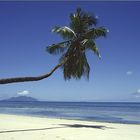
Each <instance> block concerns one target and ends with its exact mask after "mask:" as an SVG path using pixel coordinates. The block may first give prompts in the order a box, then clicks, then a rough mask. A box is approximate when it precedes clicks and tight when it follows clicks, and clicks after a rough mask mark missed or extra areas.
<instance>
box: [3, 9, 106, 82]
mask: <svg viewBox="0 0 140 140" xmlns="http://www.w3.org/2000/svg"><path fill="white" fill-rule="evenodd" d="M96 25H97V18H96V17H95V16H93V15H90V14H88V13H87V12H84V11H82V10H81V8H77V10H76V12H75V13H72V14H70V26H69V27H67V26H63V27H55V28H54V29H53V30H52V32H56V33H58V34H59V35H60V36H61V37H62V38H63V39H64V41H63V42H60V43H57V44H52V45H50V46H48V47H47V48H46V50H47V52H49V53H50V54H59V53H62V56H61V57H60V60H59V64H58V65H56V66H55V67H54V68H53V69H52V70H51V71H50V73H47V74H44V75H41V76H37V77H16V78H6V79H0V84H7V83H14V82H27V81H38V80H42V79H44V78H47V77H49V76H50V75H51V74H52V73H53V72H54V71H55V70H56V69H58V68H59V67H62V70H63V74H64V78H65V80H67V79H71V78H76V79H80V78H81V76H86V77H87V78H89V72H90V66H89V64H88V61H87V57H86V52H87V51H88V50H91V51H93V52H94V53H95V54H96V55H97V56H98V57H99V58H100V57H101V56H100V53H99V51H98V48H97V47H96V43H95V40H96V39H97V38H100V37H106V34H107V29H106V28H104V27H96Z"/></svg>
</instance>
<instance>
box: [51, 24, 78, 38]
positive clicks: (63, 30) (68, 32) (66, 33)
mask: <svg viewBox="0 0 140 140" xmlns="http://www.w3.org/2000/svg"><path fill="white" fill-rule="evenodd" d="M52 32H56V33H58V34H60V36H61V37H62V38H64V39H71V38H74V37H76V34H75V33H74V31H73V30H72V29H70V28H69V27H67V26H64V27H54V28H53V29H52Z"/></svg>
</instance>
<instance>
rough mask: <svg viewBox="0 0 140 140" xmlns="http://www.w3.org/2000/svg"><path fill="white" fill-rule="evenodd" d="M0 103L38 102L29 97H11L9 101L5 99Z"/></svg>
mask: <svg viewBox="0 0 140 140" xmlns="http://www.w3.org/2000/svg"><path fill="white" fill-rule="evenodd" d="M1 101H18V102H33V101H38V100H37V99H35V98H33V97H29V96H18V97H11V98H9V99H5V100H1Z"/></svg>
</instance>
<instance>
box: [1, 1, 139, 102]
mask: <svg viewBox="0 0 140 140" xmlns="http://www.w3.org/2000/svg"><path fill="white" fill-rule="evenodd" d="M77 7H81V8H82V9H83V10H85V11H89V12H91V13H94V14H95V15H97V16H99V23H98V26H105V27H107V28H108V29H109V31H110V32H109V34H108V36H107V38H105V39H104V38H101V39H98V40H97V41H96V43H97V46H98V47H99V50H100V53H101V56H102V59H101V60H99V59H98V58H97V57H96V56H95V55H94V54H93V53H92V52H90V53H89V54H88V60H89V63H90V66H91V72H90V79H89V81H87V80H86V79H84V78H82V79H81V80H78V81H77V80H74V79H71V80H70V81H65V80H64V78H63V73H62V71H61V69H60V70H57V71H56V72H55V73H54V74H53V75H52V76H51V77H49V78H48V79H45V80H42V81H39V82H28V83H15V84H8V85H0V99H4V98H9V97H11V96H18V95H28V96H32V97H35V98H38V99H40V100H49V101H140V84H139V83H140V65H139V61H140V55H139V53H140V39H139V34H140V28H139V25H140V17H139V13H140V2H92V1H90V2H0V49H1V51H0V78H6V77H16V76H36V75H40V74H43V73H46V72H49V71H50V70H51V68H53V66H55V65H56V64H57V62H58V58H59V55H58V56H52V55H50V54H48V53H46V52H45V47H46V46H47V45H50V44H52V43H55V42H56V43H57V42H60V41H62V39H61V38H60V37H59V36H58V35H57V34H55V33H51V29H52V28H53V27H54V26H56V25H58V26H63V25H68V24H69V14H70V13H71V12H74V11H75V9H76V8H77Z"/></svg>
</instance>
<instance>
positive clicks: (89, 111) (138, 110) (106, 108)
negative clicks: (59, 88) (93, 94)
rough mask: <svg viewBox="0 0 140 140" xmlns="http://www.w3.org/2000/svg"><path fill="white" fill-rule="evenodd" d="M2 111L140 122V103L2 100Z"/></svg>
mask: <svg viewBox="0 0 140 140" xmlns="http://www.w3.org/2000/svg"><path fill="white" fill-rule="evenodd" d="M0 113H1V114H18V115H29V116H38V117H51V118H65V119H78V120H88V121H101V122H115V123H128V124H140V103H116V102H113V103H112V102H39V101H37V102H13V101H12V102H9V101H3V102H2V101H1V102H0Z"/></svg>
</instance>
